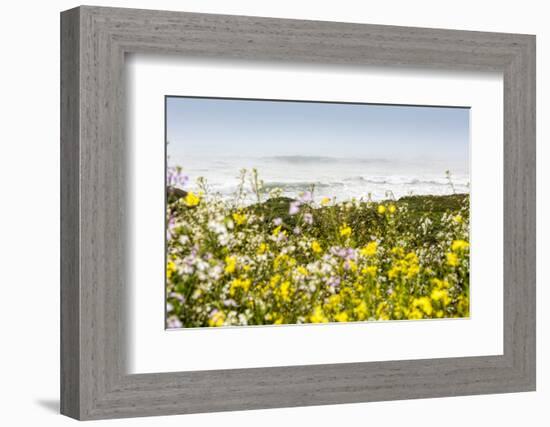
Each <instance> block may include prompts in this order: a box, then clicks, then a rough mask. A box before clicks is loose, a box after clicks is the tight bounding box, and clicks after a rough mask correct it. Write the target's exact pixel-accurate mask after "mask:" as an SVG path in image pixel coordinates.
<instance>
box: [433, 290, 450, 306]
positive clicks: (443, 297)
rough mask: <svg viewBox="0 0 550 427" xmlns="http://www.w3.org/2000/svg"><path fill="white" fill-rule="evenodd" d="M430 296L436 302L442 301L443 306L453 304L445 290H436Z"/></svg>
mask: <svg viewBox="0 0 550 427" xmlns="http://www.w3.org/2000/svg"><path fill="white" fill-rule="evenodd" d="M430 296H431V298H432V299H433V300H434V301H441V302H442V303H443V305H447V304H449V303H450V302H451V298H450V297H449V293H448V292H447V291H446V290H444V289H434V290H432V294H431V295H430Z"/></svg>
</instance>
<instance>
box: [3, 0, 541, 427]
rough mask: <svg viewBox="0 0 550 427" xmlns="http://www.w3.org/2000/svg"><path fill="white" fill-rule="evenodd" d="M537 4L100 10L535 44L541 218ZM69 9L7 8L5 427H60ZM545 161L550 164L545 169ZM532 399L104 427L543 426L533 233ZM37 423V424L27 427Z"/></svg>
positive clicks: (151, 4)
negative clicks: (342, 25) (519, 38)
mask: <svg viewBox="0 0 550 427" xmlns="http://www.w3.org/2000/svg"><path fill="white" fill-rule="evenodd" d="M545 3H546V2H543V1H540V0H539V1H531V0H523V1H521V2H518V1H514V2H505V1H502V0H501V1H484V2H482V1H471V0H461V1H460V2H444V1H441V0H438V1H427V0H415V1H410V0H403V1H394V2H391V1H384V2H382V1H379V2H362V1H350V0H339V1H324V2H321V1H320V0H317V1H310V0H307V1H306V0H301V1H300V0H277V1H258V0H231V1H227V0H173V1H169V0H157V1H145V0H143V1H114V0H113V1H97V2H95V4H98V5H105V6H123V7H138V8H149V9H151V8H155V9H167V10H185V11H196V12H210V13H228V14H245V15H258V16H272V17H283V18H303V19H320V20H329V21H350V22H364V23H375V24H393V25H410V26H425V27H441V28H455V29H468V30H484V31H504V32H519V33H531V34H537V45H538V49H537V55H538V61H537V62H538V66H537V74H538V82H537V85H538V102H537V104H538V114H537V122H538V142H539V144H538V145H539V149H538V164H539V168H538V179H539V180H538V185H537V187H538V199H539V202H538V215H537V216H538V218H539V219H541V218H543V217H545V216H548V215H549V214H550V212H549V209H548V208H549V206H548V197H545V198H544V199H546V200H543V197H544V196H548V191H547V190H548V187H547V186H546V185H545V181H547V180H548V175H549V172H548V168H547V169H546V171H543V170H542V169H543V167H542V166H543V165H544V164H545V163H548V161H550V158H549V155H548V151H549V148H548V146H546V147H545V146H544V145H543V141H545V140H547V139H548V136H549V134H548V132H549V126H548V124H547V123H544V120H543V119H544V118H545V117H546V118H547V117H549V115H550V106H549V102H550V96H549V95H550V94H549V93H548V79H547V76H548V75H550V51H549V44H550V42H549V39H550V27H549V26H548V13H547V12H546V16H545V10H544V5H545ZM76 5H78V2H74V1H48V2H46V1H42V2H39V1H34V2H32V1H20V2H15V1H14V2H4V4H3V5H2V15H1V16H2V22H1V24H0V31H1V40H2V64H1V66H0V73H1V79H0V82H1V83H0V84H1V87H0V88H1V90H0V108H1V110H0V117H1V119H2V120H1V124H0V133H1V137H0V150H1V155H0V185H1V187H0V189H1V192H0V200H1V206H2V207H1V209H0V259H1V260H2V262H1V263H0V289H1V290H2V292H3V293H2V297H0V325H1V329H2V334H1V339H2V349H1V351H0V363H1V364H0V367H2V369H3V372H2V374H0V393H1V396H0V401H1V402H2V410H1V411H0V420H1V422H2V424H3V425H8V426H16V425H38V424H39V425H41V426H63V425H68V424H69V423H70V422H71V420H69V419H68V418H65V417H61V416H60V415H58V414H57V412H58V409H57V407H58V383H59V379H58V377H59V369H58V360H59V350H58V349H59V337H58V335H59V334H58V329H59V316H58V313H59V220H58V218H59V107H58V104H59V11H61V10H64V9H68V8H71V7H73V6H76ZM545 159H546V162H544V160H545ZM538 236H539V237H538V242H539V243H538V245H539V255H538V260H539V267H538V301H539V302H538V316H537V318H538V328H537V329H538V337H539V340H538V361H539V363H538V390H539V391H537V392H536V393H518V394H508V395H489V396H474V397H460V398H440V399H425V400H413V401H398V402H383V403H365V404H352V405H339V406H324V407H309V408H294V409H276V410H262V411H248V412H233V413H220V414H208V415H191V416H172V417H162V418H156V419H131V420H117V421H111V422H110V425H117V426H118V425H120V426H122V425H124V426H131V425H132V426H133V425H135V426H146V425H151V424H153V423H154V425H181V424H183V423H185V424H186V425H188V426H193V425H200V426H214V425H220V424H223V425H239V426H257V425H285V424H286V425H301V424H302V425H316V426H334V425H346V424H352V425H371V426H378V425H388V426H392V425H403V424H406V425H407V426H410V427H413V426H425V425H430V424H431V425H443V426H445V427H447V426H461V427H464V426H465V425H470V424H471V425H478V424H480V425H483V424H489V425H498V426H499V427H504V426H517V425H534V426H537V425H548V422H549V421H550V410H549V409H548V403H550V371H549V370H548V363H545V360H544V359H545V356H546V358H548V351H547V350H548V344H549V342H550V335H549V334H548V323H549V321H550V316H549V314H548V310H547V309H545V307H544V306H543V303H542V301H544V300H546V299H547V297H548V295H549V292H548V290H547V289H544V287H543V285H544V283H545V282H547V281H548V279H549V277H550V276H549V274H548V272H547V270H546V269H544V262H545V260H546V259H548V256H549V254H550V252H549V250H548V249H547V247H546V245H545V244H543V241H544V240H545V238H546V239H548V238H549V237H550V236H548V225H547V224H544V223H543V221H540V220H539V224H538ZM31 423H36V424H31Z"/></svg>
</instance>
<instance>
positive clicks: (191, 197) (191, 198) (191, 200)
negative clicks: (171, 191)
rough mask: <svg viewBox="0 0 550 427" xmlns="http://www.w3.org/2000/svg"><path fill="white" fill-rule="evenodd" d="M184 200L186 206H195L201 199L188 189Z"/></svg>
mask: <svg viewBox="0 0 550 427" xmlns="http://www.w3.org/2000/svg"><path fill="white" fill-rule="evenodd" d="M184 201H185V204H186V205H187V206H189V207H192V206H197V205H198V204H199V202H200V201H201V199H200V197H198V196H196V195H195V194H194V193H193V192H192V191H190V192H189V193H187V194H186V196H185V199H184Z"/></svg>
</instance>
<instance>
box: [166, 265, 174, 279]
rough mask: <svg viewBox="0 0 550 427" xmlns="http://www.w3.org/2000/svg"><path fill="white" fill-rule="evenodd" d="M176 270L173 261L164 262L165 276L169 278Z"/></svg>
mask: <svg viewBox="0 0 550 427" xmlns="http://www.w3.org/2000/svg"><path fill="white" fill-rule="evenodd" d="M175 272H176V264H174V262H173V261H168V262H167V263H166V278H167V279H170V278H171V277H172V274H174V273H175Z"/></svg>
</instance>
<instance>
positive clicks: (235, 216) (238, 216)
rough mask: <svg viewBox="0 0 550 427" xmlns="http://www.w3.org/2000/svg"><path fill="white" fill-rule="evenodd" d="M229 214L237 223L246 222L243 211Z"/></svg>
mask: <svg viewBox="0 0 550 427" xmlns="http://www.w3.org/2000/svg"><path fill="white" fill-rule="evenodd" d="M231 216H232V217H233V221H235V223H236V224H237V225H243V224H244V223H245V222H246V215H245V214H243V213H239V212H233V214H232V215H231Z"/></svg>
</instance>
